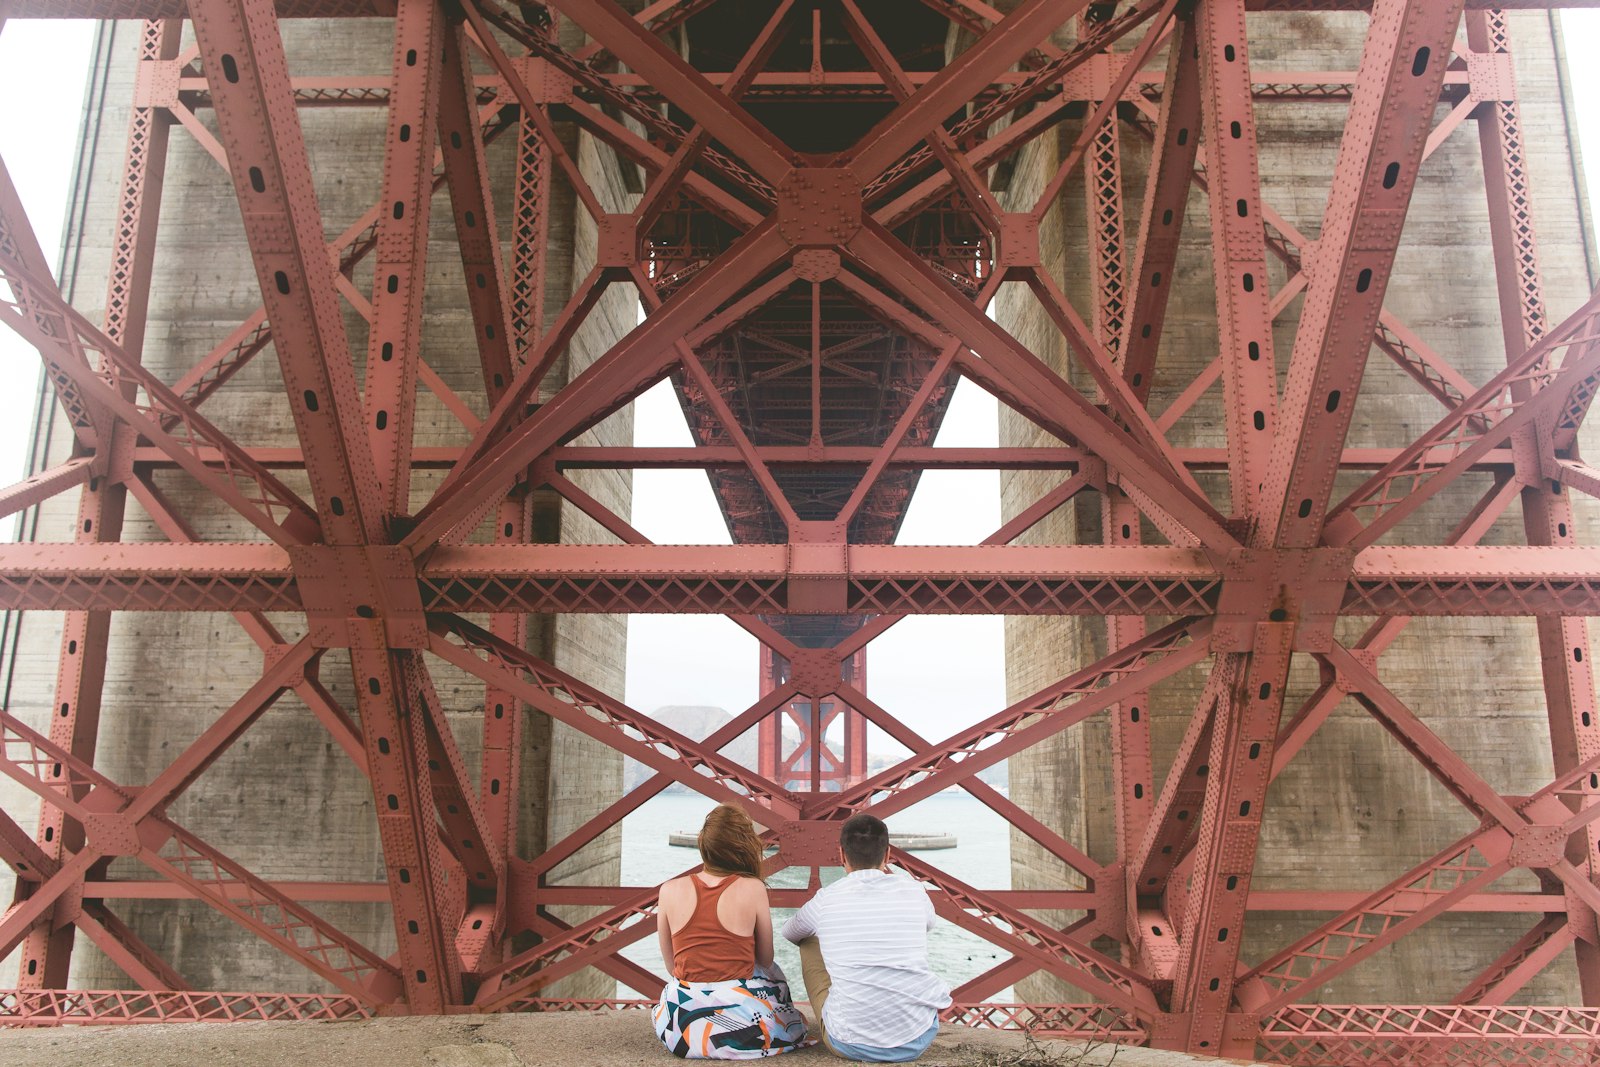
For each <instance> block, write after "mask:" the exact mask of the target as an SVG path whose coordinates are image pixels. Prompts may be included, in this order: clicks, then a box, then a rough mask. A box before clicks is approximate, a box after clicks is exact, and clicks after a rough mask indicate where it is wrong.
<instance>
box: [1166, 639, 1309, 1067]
mask: <svg viewBox="0 0 1600 1067" xmlns="http://www.w3.org/2000/svg"><path fill="white" fill-rule="evenodd" d="M1293 633H1294V624H1293V623H1273V622H1264V623H1259V624H1257V626H1256V627H1255V635H1254V650H1253V651H1252V652H1250V653H1248V654H1244V655H1240V654H1237V653H1229V654H1226V655H1225V656H1222V657H1219V661H1218V663H1217V665H1216V666H1215V667H1213V670H1226V669H1230V668H1232V667H1233V665H1232V664H1230V663H1227V662H1225V661H1226V660H1229V659H1237V660H1239V661H1241V662H1239V663H1238V665H1237V671H1238V673H1237V675H1236V676H1235V682H1234V685H1233V686H1231V687H1230V689H1229V691H1228V692H1227V693H1222V694H1219V700H1220V703H1219V705H1218V707H1217V718H1216V722H1215V724H1214V726H1213V728H1212V734H1211V754H1210V760H1209V764H1210V773H1209V774H1208V775H1207V776H1206V792H1205V802H1204V806H1203V807H1202V808H1201V812H1200V825H1199V828H1198V829H1197V830H1196V845H1195V862H1194V873H1193V876H1192V881H1191V882H1190V887H1189V891H1188V893H1187V897H1186V903H1187V906H1186V908H1185V909H1184V913H1183V915H1182V917H1181V918H1179V917H1177V916H1174V920H1175V921H1177V922H1178V923H1179V930H1180V937H1181V942H1180V945H1179V951H1178V961H1177V965H1176V969H1175V971H1174V980H1173V988H1172V1007H1173V1010H1174V1011H1175V1012H1178V1013H1180V1014H1183V1015H1187V1016H1188V1018H1187V1019H1186V1020H1185V1023H1186V1025H1185V1026H1184V1027H1183V1028H1182V1030H1183V1044H1184V1045H1186V1046H1187V1047H1188V1048H1189V1049H1191V1050H1192V1051H1194V1052H1198V1053H1200V1054H1202V1055H1238V1054H1239V1053H1240V1052H1241V1051H1244V1049H1243V1046H1244V1045H1246V1044H1249V1043H1250V1042H1248V1041H1245V1040H1242V1038H1241V1035H1238V1034H1236V1033H1235V1032H1233V1031H1232V1029H1231V1027H1230V1026H1229V1019H1228V1013H1229V1009H1230V1008H1231V1006H1232V1004H1233V984H1234V973H1235V967H1236V965H1237V963H1238V959H1239V945H1240V942H1241V941H1242V940H1243V939H1244V921H1245V904H1246V901H1247V899H1248V896H1249V892H1250V878H1251V874H1252V872H1253V870H1254V868H1255V857H1256V842H1257V841H1258V840H1259V838H1260V834H1261V819H1262V814H1263V812H1262V809H1263V807H1264V806H1265V803H1266V796H1267V785H1268V783H1269V781H1270V779H1271V771H1272V746H1273V742H1274V741H1275V740H1276V737H1277V731H1278V716H1279V713H1280V711H1281V710H1282V708H1283V688H1284V683H1285V681H1286V679H1287V678H1288V674H1289V655H1290V652H1289V648H1290V642H1291V639H1292V637H1293ZM1249 1037H1250V1040H1251V1041H1253V1035H1249Z"/></svg>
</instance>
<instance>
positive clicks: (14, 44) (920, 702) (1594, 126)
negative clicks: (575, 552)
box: [0, 11, 1600, 749]
mask: <svg viewBox="0 0 1600 1067" xmlns="http://www.w3.org/2000/svg"><path fill="white" fill-rule="evenodd" d="M1563 18H1564V25H1565V30H1566V35H1567V46H1568V53H1569V55H1571V56H1574V57H1582V56H1585V55H1588V54H1592V53H1590V52H1589V49H1588V47H1587V46H1588V45H1589V44H1600V11H1570V12H1566V13H1564V15H1563ZM93 33H94V24H93V23H89V22H65V21H17V20H12V21H10V22H7V23H6V24H5V25H4V28H3V29H0V100H7V101H26V102H27V103H26V106H23V107H18V106H15V105H12V106H8V107H6V108H5V110H4V112H3V116H0V157H3V158H4V159H5V162H6V165H7V166H8V167H9V168H10V170H11V174H12V178H13V180H14V181H16V183H17V185H18V188H19V190H20V192H21V195H22V198H23V202H24V203H25V205H26V206H27V208H28V212H29V215H30V217H31V218H32V220H33V224H34V227H35V229H36V230H37V231H38V233H39V237H40V241H41V243H42V244H43V245H44V247H45V249H46V250H47V251H48V252H50V253H52V254H54V253H55V251H56V250H57V249H58V248H59V247H60V240H61V236H60V232H61V222H62V217H63V214H64V212H65V210H66V197H67V193H68V190H69V189H70V187H71V181H72V166H73V152H74V150H75V148H76V145H77V129H78V124H79V122H80V119H81V109H82V98H81V93H75V92H62V91H59V89H58V88H57V87H60V86H79V85H82V84H84V81H85V77H86V71H87V64H88V56H89V51H90V48H91V45H92V38H93ZM1572 81H1573V95H1574V97H1575V99H1576V101H1577V108H1578V113H1579V114H1578V118H1579V126H1580V128H1581V129H1582V131H1583V133H1582V136H1583V141H1584V145H1585V147H1586V148H1588V149H1589V150H1588V151H1587V152H1586V153H1585V155H1586V157H1587V158H1586V159H1585V164H1586V170H1587V172H1588V180H1589V187H1590V189H1591V190H1594V189H1596V187H1597V186H1596V180H1595V179H1596V176H1597V174H1600V65H1596V64H1592V63H1587V62H1581V61H1579V62H1575V63H1574V64H1573V67H1572ZM176 136H183V134H181V133H180V134H176ZM1458 136H1470V133H1463V134H1458ZM1591 198H1593V197H1592V194H1591ZM1556 311H1557V313H1558V314H1559V313H1561V309H1556ZM0 375H3V381H4V384H5V387H4V388H3V389H0V485H7V484H10V483H12V482H14V481H16V480H18V479H19V478H20V477H21V476H22V474H23V465H24V464H25V463H26V459H27V445H28V434H29V431H30V429H31V426H32V405H33V397H34V395H35V390H36V389H37V382H38V358H37V356H36V355H35V353H34V352H33V350H32V349H31V348H29V347H27V346H26V345H24V344H22V343H21V342H20V341H19V340H18V339H17V338H16V337H15V335H14V334H12V333H11V332H10V331H9V330H5V329H3V328H0ZM636 424H637V426H638V435H637V440H638V443H639V444H641V445H687V444H689V443H691V442H690V438H689V431H688V428H687V427H686V426H685V425H684V422H683V419H682V416H681V415H680V414H679V412H678V409H677V405H676V403H675V401H674V400H673V399H672V397H671V396H670V394H668V393H667V392H666V390H665V388H664V387H662V388H657V389H655V390H653V391H652V392H651V393H649V394H646V395H645V396H644V397H643V398H641V399H640V401H639V402H638V405H637V408H636ZM995 443H996V411H995V405H994V403H993V401H992V400H990V399H989V398H988V397H987V396H985V395H984V394H983V393H982V392H981V391H979V390H977V389H975V388H973V387H972V386H970V385H966V384H963V386H962V388H961V389H959V390H958V391H957V393H956V397H955V401H954V403H953V404H952V407H951V411H950V415H949V417H948V418H947V420H946V424H945V428H944V430H943V431H942V433H941V434H940V438H939V441H938V444H941V445H950V446H985V445H994V444H995ZM633 521H634V524H635V525H636V526H637V527H638V528H639V529H640V530H642V531H643V532H644V533H645V534H646V535H647V536H649V537H651V538H652V539H654V540H657V541H661V542H675V543H680V544H715V543H726V542H727V540H728V535H727V530H726V528H725V527H724V526H723V525H722V522H721V519H720V517H719V515H718V513H717V510H716V505H715V503H714V502H713V500H712V496H711V491H710V487H709V484H708V483H707V481H706V478H705V475H704V474H702V473H700V472H694V471H643V472H639V473H637V474H636V475H635V477H634V515H633ZM999 521H1000V508H999V479H998V477H997V476H996V475H995V474H994V473H992V472H951V471H940V472H931V473H928V474H925V475H924V476H923V479H922V484H921V487H920V488H919V490H918V492H917V495H916V498H915V499H914V500H913V501H912V504H911V511H910V514H909V515H908V517H907V520H906V523H905V527H904V531H903V533H902V537H901V540H902V542H903V543H908V544H972V543H974V542H976V541H978V540H980V539H981V538H983V537H985V536H987V535H988V534H989V533H990V532H991V531H992V530H993V529H994V528H995V527H996V526H998V525H999ZM0 527H3V534H0V536H5V537H9V536H10V529H11V526H10V523H9V522H5V523H0ZM1002 652H1003V647H1002V630H1001V620H999V619H997V618H950V617H933V616H927V617H922V618H911V619H907V620H906V621H904V622H902V623H900V624H899V625H898V626H896V627H895V628H894V629H892V630H891V631H889V632H888V633H887V634H885V635H884V636H883V637H881V638H879V639H878V640H877V641H875V642H873V644H872V645H871V646H870V649H869V652H868V668H867V676H868V682H869V685H868V688H869V692H870V695H871V696H872V697H873V699H874V700H876V701H877V702H878V703H880V704H882V705H884V706H885V707H887V708H888V709H890V710H891V711H894V712H896V713H897V714H898V715H899V716H900V717H901V718H903V719H904V720H905V721H907V722H908V723H910V724H911V725H912V726H913V727H914V728H915V729H916V730H917V731H918V732H919V733H922V734H923V735H924V736H926V737H929V738H932V739H937V738H942V737H944V736H946V735H947V734H949V733H951V732H952V731H954V730H956V729H959V728H960V727H962V726H964V725H967V724H970V723H971V722H973V721H975V720H977V719H979V718H982V717H983V716H985V715H987V714H989V713H991V712H993V711H996V710H998V709H999V708H1000V707H1001V706H1002V705H1003V704H1004V696H1005V685H1004V675H1003V660H1002ZM757 664H758V659H757V650H756V645H755V641H754V640H753V639H752V638H750V637H748V636H747V635H745V634H744V633H743V631H741V630H739V629H738V628H737V627H736V626H734V625H733V624H732V623H730V622H728V621H727V620H726V619H723V618H720V617H707V616H683V615H679V616H659V615H658V616H634V617H633V619H632V621H631V625H630V629H629V641H628V684H627V694H626V696H627V700H628V701H629V703H631V704H634V705H635V706H637V707H639V708H642V709H643V710H646V711H653V710H655V709H656V708H658V707H662V706H664V705H668V704H706V705H713V706H716V707H721V708H725V709H727V710H729V711H737V710H740V709H742V708H744V707H745V706H747V705H748V704H750V703H752V702H753V701H754V700H755V699H756V695H757V681H756V673H757ZM873 747H874V748H875V749H876V748H878V747H879V745H878V744H877V743H874V745H873ZM885 747H886V746H885Z"/></svg>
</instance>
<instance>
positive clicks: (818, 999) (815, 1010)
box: [795, 937, 842, 1058]
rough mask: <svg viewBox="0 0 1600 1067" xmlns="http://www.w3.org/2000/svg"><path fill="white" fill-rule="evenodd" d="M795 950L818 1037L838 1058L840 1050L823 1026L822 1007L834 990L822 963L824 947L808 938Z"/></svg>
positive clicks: (798, 943)
mask: <svg viewBox="0 0 1600 1067" xmlns="http://www.w3.org/2000/svg"><path fill="white" fill-rule="evenodd" d="M795 948H797V949H799V950H800V973H801V975H803V976H804V977H805V981H806V995H807V996H809V997H810V998H811V1014H813V1015H815V1016H816V1017H817V1036H818V1037H820V1038H822V1047H823V1048H825V1049H827V1050H828V1051H829V1052H832V1053H833V1054H834V1055H835V1056H838V1055H839V1052H838V1050H837V1049H835V1048H834V1047H833V1044H832V1043H831V1042H830V1041H829V1040H828V1030H827V1028H826V1027H825V1026H823V1025H822V1006H823V1005H824V1004H826V1003H827V1002H828V990H829V989H831V988H833V979H831V978H829V977H828V968H827V967H826V966H825V965H824V964H823V962H822V946H821V945H819V944H818V943H817V939H816V938H815V937H808V938H806V939H805V940H804V941H800V942H797V943H796V944H795ZM841 1058H842V1057H841Z"/></svg>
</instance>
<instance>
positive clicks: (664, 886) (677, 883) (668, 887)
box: [661, 875, 689, 897]
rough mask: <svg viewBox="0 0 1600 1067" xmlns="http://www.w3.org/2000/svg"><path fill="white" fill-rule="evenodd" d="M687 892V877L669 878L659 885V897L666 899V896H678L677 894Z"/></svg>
mask: <svg viewBox="0 0 1600 1067" xmlns="http://www.w3.org/2000/svg"><path fill="white" fill-rule="evenodd" d="M688 891H689V876H688V875H679V876H678V877H677V878H669V879H667V880H666V881H665V882H662V883H661V895H662V896H664V897H666V896H678V895H679V894H681V893H687V892H688Z"/></svg>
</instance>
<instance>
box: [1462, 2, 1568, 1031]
mask: <svg viewBox="0 0 1600 1067" xmlns="http://www.w3.org/2000/svg"><path fill="white" fill-rule="evenodd" d="M1466 21H1467V43H1468V46H1469V47H1470V48H1471V50H1472V52H1473V54H1474V55H1476V56H1480V57H1485V59H1487V61H1488V62H1491V63H1494V64H1495V65H1496V66H1497V67H1498V68H1499V70H1498V75H1499V76H1498V79H1497V80H1498V81H1499V82H1500V83H1501V84H1502V86H1503V88H1502V93H1503V95H1504V99H1499V100H1493V101H1489V102H1488V103H1486V104H1484V105H1483V108H1482V109H1481V110H1480V111H1479V113H1478V114H1479V117H1478V138H1479V143H1480V145H1481V148H1482V154H1483V172H1484V184H1485V188H1486V191H1487V193H1488V202H1489V239H1490V243H1491V246H1492V247H1493V249H1494V262H1495V279H1496V282H1497V285H1498V292H1499V297H1500V322H1501V330H1502V333H1503V335H1504V337H1505V345H1506V359H1507V361H1508V362H1514V361H1516V360H1517V359H1518V358H1519V357H1521V356H1522V355H1523V354H1524V353H1525V352H1527V351H1528V350H1529V349H1530V348H1532V347H1533V346H1534V345H1536V344H1538V343H1539V341H1540V340H1541V339H1542V338H1543V337H1544V336H1545V334H1546V333H1547V332H1548V330H1549V321H1548V318H1547V313H1546V310H1545V302H1544V286H1543V281H1542V279H1541V274H1540V266H1539V243H1538V236H1537V231H1536V229H1535V226H1534V221H1533V203H1532V190H1531V188H1530V183H1529V176H1528V161H1527V158H1526V156H1525V154H1524V153H1525V149H1524V131H1523V126H1522V112H1521V107H1520V105H1519V104H1518V102H1517V96H1516V74H1515V69H1514V67H1513V64H1512V51H1511V35H1510V27H1509V25H1508V23H1507V19H1506V15H1505V13H1504V12H1502V11H1473V12H1470V13H1469V14H1468V16H1467V20H1466ZM1511 392H1512V397H1513V399H1514V400H1517V401H1522V402H1525V401H1527V400H1528V399H1529V397H1530V395H1531V391H1530V387H1529V384H1528V383H1526V382H1518V383H1515V384H1513V385H1512V388H1511ZM1512 446H1513V447H1512V452H1513V456H1514V457H1515V460H1516V470H1517V475H1518V477H1519V478H1520V479H1521V480H1522V482H1523V484H1524V488H1523V490H1522V522H1523V531H1524V534H1525V536H1526V538H1527V542H1528V544H1530V545H1574V544H1577V543H1578V541H1577V535H1576V528H1575V524H1574V522H1573V515H1572V502H1571V500H1570V498H1569V495H1568V494H1567V492H1566V491H1565V490H1564V489H1563V488H1562V486H1561V484H1560V483H1559V482H1556V481H1551V480H1549V478H1548V474H1549V467H1550V466H1552V464H1551V463H1550V461H1551V460H1553V458H1554V453H1553V443H1552V440H1551V437H1550V435H1549V433H1548V431H1547V430H1546V429H1545V428H1544V426H1543V425H1542V424H1541V425H1535V426H1531V427H1528V428H1525V429H1523V430H1521V431H1519V432H1518V433H1517V434H1516V435H1515V436H1513V438H1512ZM1536 626H1537V632H1538V636H1539V660H1540V668H1541V675H1542V677H1543V681H1544V693H1545V710H1546V713H1547V717H1548V719H1549V723H1550V747H1551V752H1552V756H1553V758H1554V761H1555V770H1556V773H1557V774H1558V775H1560V774H1562V773H1564V772H1567V771H1569V770H1571V769H1572V768H1573V767H1575V766H1577V765H1579V764H1580V763H1582V762H1584V761H1585V760H1587V759H1589V758H1591V757H1592V756H1595V755H1597V754H1600V708H1597V707H1596V702H1595V689H1594V670H1593V667H1592V666H1591V664H1590V652H1591V651H1592V649H1591V648H1590V643H1589V635H1588V627H1587V624H1586V621H1585V620H1584V619H1582V618H1579V617H1574V616H1567V617H1562V618H1541V619H1539V620H1537V623H1536ZM1583 788H1584V791H1585V792H1592V793H1600V789H1597V788H1595V787H1593V786H1592V785H1586V786H1584V787H1583ZM1566 800H1567V802H1568V803H1569V804H1571V805H1573V806H1574V807H1576V806H1577V805H1578V804H1579V803H1581V798H1580V797H1576V796H1573V797H1567V798H1566ZM1567 858H1568V859H1569V860H1570V861H1572V863H1573V864H1574V865H1576V866H1578V867H1579V868H1580V869H1581V870H1584V871H1586V873H1587V874H1588V876H1589V878H1590V880H1591V881H1592V882H1596V883H1600V827H1597V826H1595V825H1593V824H1591V825H1590V826H1589V827H1587V828H1586V829H1585V830H1584V832H1583V834H1581V835H1577V836H1576V837H1575V838H1574V839H1573V841H1572V842H1570V843H1569V846H1568V853H1567ZM1568 897H1569V899H1568V901H1567V922H1568V923H1569V925H1570V926H1571V927H1572V929H1573V932H1574V933H1575V934H1576V936H1575V937H1574V939H1573V942H1572V944H1573V951H1574V956H1575V958H1576V961H1577V965H1578V978H1579V985H1580V988H1581V990H1582V996H1583V1002H1584V1004H1586V1005H1591V1006H1593V1005H1600V930H1597V929H1596V916H1595V913H1594V911H1593V910H1592V909H1591V908H1589V907H1588V906H1587V905H1586V904H1584V903H1583V902H1582V901H1581V900H1578V899H1575V898H1573V895H1572V893H1571V891H1570V890H1569V891H1568Z"/></svg>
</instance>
